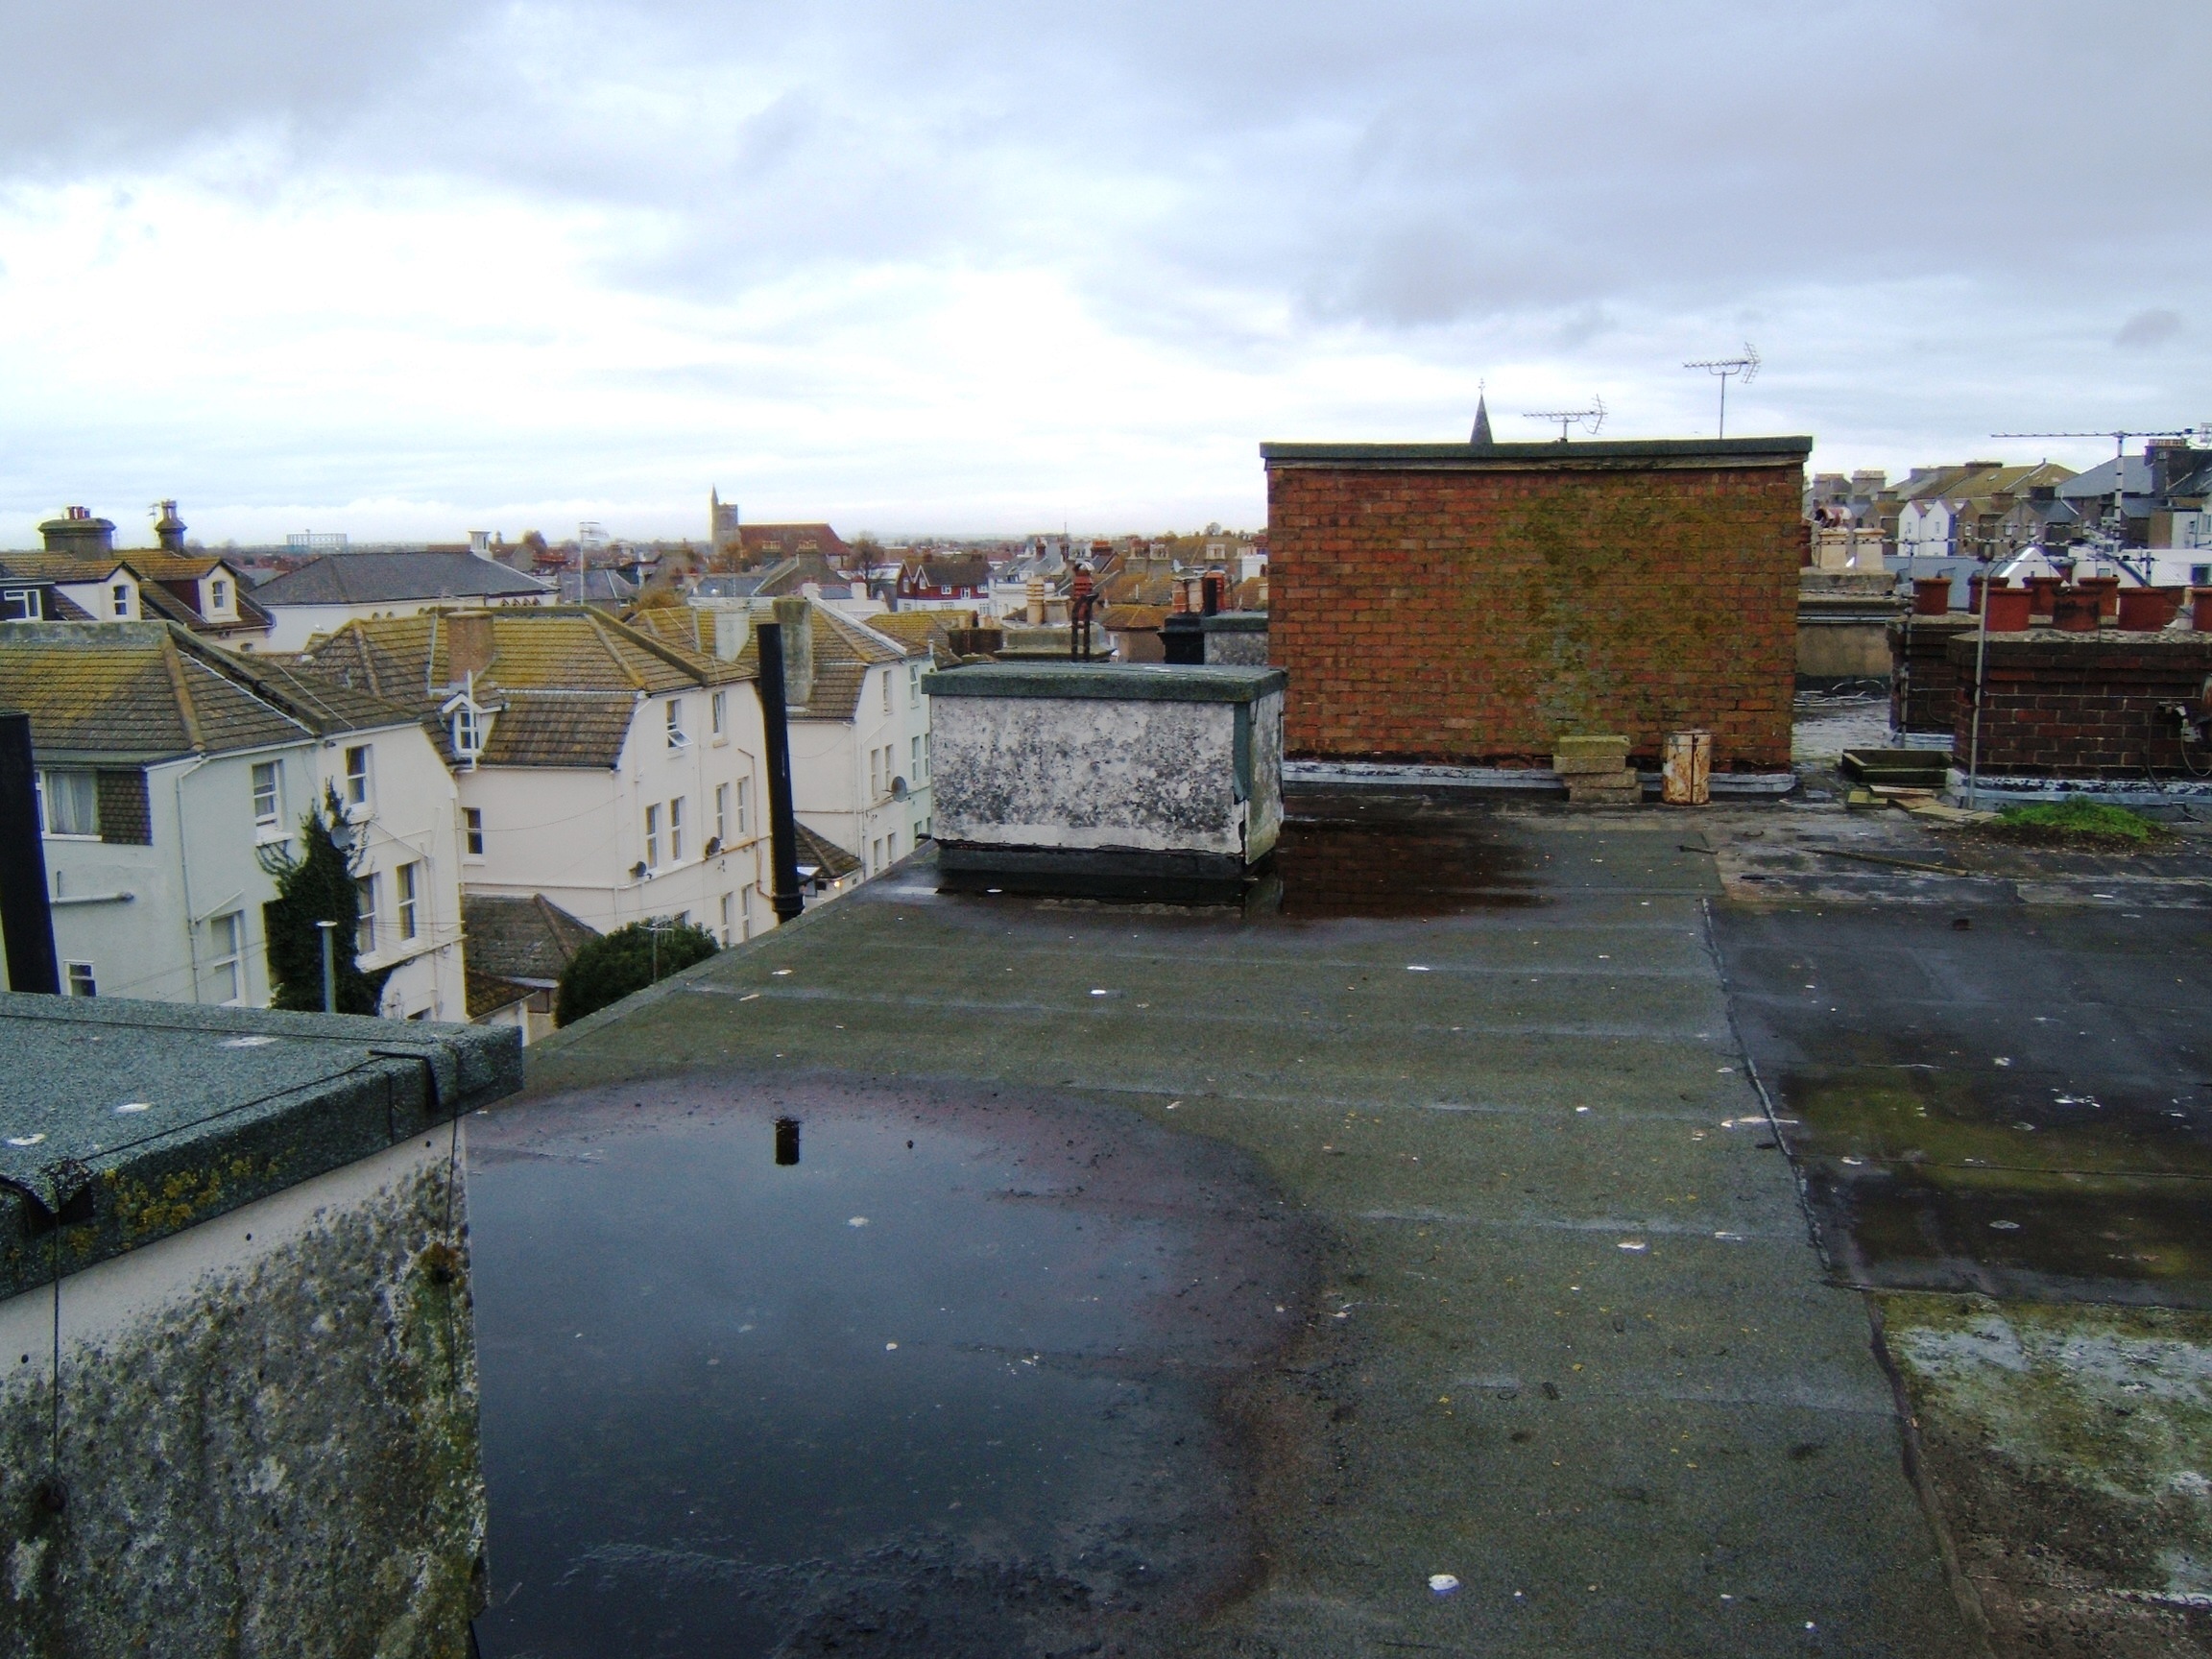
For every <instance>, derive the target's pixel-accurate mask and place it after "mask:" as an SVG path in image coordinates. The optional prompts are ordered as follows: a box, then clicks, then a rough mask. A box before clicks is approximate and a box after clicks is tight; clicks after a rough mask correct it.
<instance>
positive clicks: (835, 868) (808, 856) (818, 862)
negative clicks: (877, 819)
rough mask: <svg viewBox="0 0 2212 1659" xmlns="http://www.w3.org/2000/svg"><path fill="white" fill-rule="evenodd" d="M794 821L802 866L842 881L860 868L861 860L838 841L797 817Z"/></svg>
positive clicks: (833, 879)
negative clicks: (817, 831)
mask: <svg viewBox="0 0 2212 1659" xmlns="http://www.w3.org/2000/svg"><path fill="white" fill-rule="evenodd" d="M792 823H793V826H794V827H795V828H796V829H797V830H798V835H797V837H796V840H797V844H798V850H799V858H798V862H799V864H800V865H801V867H802V868H810V869H812V870H814V871H816V872H817V873H818V874H820V875H822V876H825V877H828V878H829V879H830V880H832V881H841V880H843V879H844V878H846V877H848V876H850V875H852V874H853V872H854V871H855V870H857V869H859V868H860V860H859V859H857V858H855V857H854V856H853V854H850V853H848V852H846V851H845V849H844V848H842V847H840V846H838V845H837V843H836V842H834V841H831V840H829V838H828V837H827V836H823V835H817V834H816V833H815V832H814V831H813V830H811V829H807V828H806V826H805V825H804V824H802V823H800V822H799V821H798V820H797V819H793V820H792Z"/></svg>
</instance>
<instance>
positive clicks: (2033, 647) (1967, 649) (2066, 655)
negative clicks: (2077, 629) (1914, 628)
mask: <svg viewBox="0 0 2212 1659" xmlns="http://www.w3.org/2000/svg"><path fill="white" fill-rule="evenodd" d="M1982 640H1983V637H1982V635H1981V634H1980V632H1979V630H1976V631H1974V632H1966V633H1960V634H1955V635H1953V636H1952V637H1950V639H1949V640H1947V641H1946V642H1945V645H1944V651H1945V653H1946V655H1948V656H1949V658H1950V660H1951V661H1954V662H1972V661H1974V654H1975V653H1976V652H1977V651H1978V650H1980V649H1981V648H1982ZM1988 650H1989V659H1990V661H2007V662H2021V661H2027V662H2034V661H2044V662H2056V661H2067V660H2069V659H2077V660H2078V659H2080V658H2081V657H2084V656H2095V655H2096V654H2098V653H2100V652H2103V653H2104V654H2106V655H2108V656H2117V655H2120V654H2122V653H2125V654H2127V655H2128V656H2140V655H2142V654H2145V653H2150V654H2153V655H2163V656H2166V657H2172V658H2177V659H2179V661H2177V662H2176V663H2174V664H2173V666H2175V667H2176V668H2179V669H2182V670H2185V671H2194V664H2195V663H2196V662H2198V661H2200V660H2204V659H2212V634H2200V633H2198V632H2196V631H2195V630H2193V629H2190V630H2181V629H2158V630H2152V629H2132V628H2101V629H2099V630H2098V631H2097V632H2096V633H2094V634H2092V633H2089V632H2087V631H2083V632H2081V633H2079V634H2077V633H2074V632H2073V631H2071V630H2069V629H2063V628H2052V627H2047V626H2037V627H2035V628H2033V629H2031V630H2028V631H2027V632H2024V633H2011V634H1991V635H1989V636H1988ZM2069 666H2083V664H2081V663H2080V662H2079V661H2071V662H2069Z"/></svg>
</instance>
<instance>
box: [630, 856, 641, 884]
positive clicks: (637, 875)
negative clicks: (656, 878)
mask: <svg viewBox="0 0 2212 1659" xmlns="http://www.w3.org/2000/svg"><path fill="white" fill-rule="evenodd" d="M630 879H631V880H633V881H642V880H644V879H645V860H644V859H642V858H640V859H638V860H637V863H635V864H633V865H631V866H630Z"/></svg>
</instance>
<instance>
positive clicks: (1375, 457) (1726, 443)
mask: <svg viewBox="0 0 2212 1659" xmlns="http://www.w3.org/2000/svg"><path fill="white" fill-rule="evenodd" d="M1812 453H1813V440H1812V439H1811V438H1629V439H1620V440H1614V439H1605V440H1602V441H1592V442H1587V443H1585V442H1583V441H1581V440H1575V441H1573V442H1570V443H1565V444H1562V443H1560V442H1559V441H1558V440H1556V439H1553V440H1551V441H1550V442H1548V443H1537V444H1262V445H1260V458H1261V459H1262V461H1264V462H1265V463H1266V464H1267V465H1268V466H1269V467H1355V468H1374V469H1413V470H1422V469H1446V470H1453V471H1501V472H1503V471H1525V470H1527V469H1529V468H1531V467H1534V468H1538V469H1552V470H1556V469H1583V468H1592V469H1599V470H1608V469H1637V468H1649V467H1714V466H1728V467H1780V466H1787V465H1791V464H1794V463H1802V462H1803V461H1804V459H1805V457H1806V456H1808V455H1810V454H1812Z"/></svg>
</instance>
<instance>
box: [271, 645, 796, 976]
mask: <svg viewBox="0 0 2212 1659" xmlns="http://www.w3.org/2000/svg"><path fill="white" fill-rule="evenodd" d="M300 661H301V674H302V675H303V676H305V677H308V678H311V679H313V680H315V681H317V682H320V683H325V684H330V685H337V686H340V687H343V688H346V689H349V690H363V691H369V692H372V693H373V694H375V695H377V696H379V697H384V698H388V699H390V700H392V701H394V702H397V703H400V704H402V705H404V706H405V707H407V708H408V709H410V710H412V712H413V713H414V714H415V716H416V717H417V718H418V719H420V720H421V722H422V723H423V725H424V727H425V729H426V730H428V731H430V732H431V733H433V734H434V735H435V737H436V740H437V742H438V744H439V746H440V749H441V751H442V753H443V754H444V756H445V761H446V764H447V765H448V766H449V767H450V768H451V769H452V775H453V786H454V788H455V790H456V792H457V794H458V797H459V805H460V810H461V818H462V852H461V857H462V884H463V885H464V886H465V887H466V888H467V889H468V891H469V894H470V895H472V896H473V895H504V896H508V897H513V898H517V899H533V898H537V897H540V896H542V897H543V898H544V899H545V900H547V901H549V902H551V903H553V904H555V905H557V906H559V907H560V908H561V909H562V910H563V911H565V913H567V914H568V915H569V916H572V917H574V918H575V919H576V920H577V921H579V922H581V923H582V924H584V925H585V926H588V927H590V928H593V929H596V930H598V931H600V932H608V931H611V930H613V928H616V927H621V926H626V925H628V924H630V923H632V922H639V921H644V920H647V919H649V918H653V917H663V916H665V917H676V918H680V919H683V920H686V921H689V922H693V923H696V924H697V925H698V926H702V927H706V928H708V929H709V930H710V931H712V932H713V933H714V934H715V936H716V937H717V938H719V939H721V940H722V941H723V942H724V943H727V944H735V943H737V942H739V941H741V940H743V939H745V938H747V937H749V936H750V935H752V934H754V933H757V932H759V931H761V930H763V929H765V928H768V927H772V926H775V914H774V911H773V910H772V909H771V907H770V904H769V888H768V885H767V882H768V880H769V870H768V867H767V850H766V842H765V840H764V836H765V833H766V820H767V809H766V793H765V791H766V773H765V771H764V770H763V760H762V757H763V756H764V754H765V746H764V741H763V727H762V724H761V718H760V705H759V699H758V698H757V696H756V695H755V693H754V689H753V680H754V670H753V665H752V664H751V663H750V662H749V661H733V660H729V659H725V658H721V657H717V656H716V655H715V654H714V653H713V652H712V650H710V649H709V650H701V649H698V648H697V645H696V642H693V643H692V644H691V645H685V644H682V643H679V642H677V641H674V640H671V639H667V638H660V637H654V636H652V635H649V634H646V633H643V632H641V631H639V630H638V629H636V628H633V627H630V626H627V625H625V624H624V623H622V622H619V621H617V620H616V619H615V618H613V616H611V615H610V614H608V613H606V612H604V611H601V610H599V609H597V608H595V607H587V606H559V607H553V608H549V609H537V608H529V609H521V610H490V611H487V610H466V611H443V610H441V611H430V612H425V613H421V614H418V615H412V616H397V617H383V618H378V619H374V620H369V621H353V622H349V623H348V624H347V625H346V626H344V627H343V628H340V629H339V630H338V631H337V632H336V633H335V634H332V635H331V636H330V637H327V638H325V639H321V640H318V641H317V642H316V644H315V647H314V649H313V650H312V651H311V652H308V653H306V654H304V655H303V656H302V657H301V659H300Z"/></svg>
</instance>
